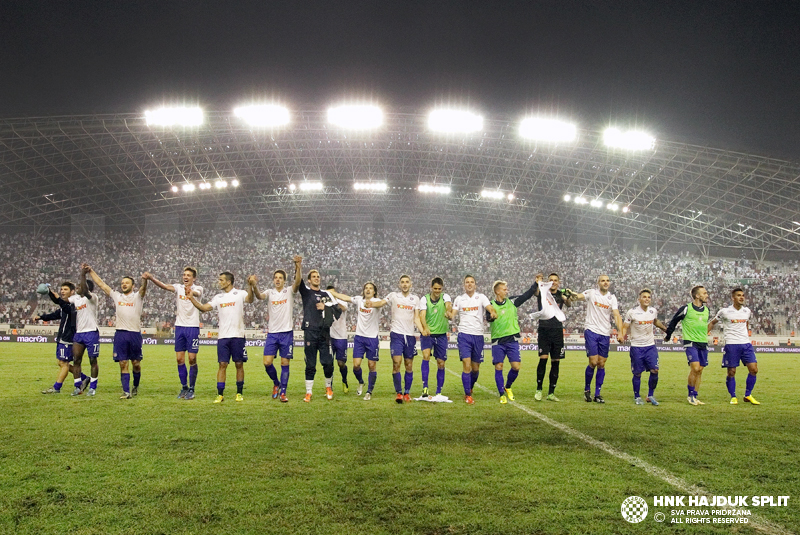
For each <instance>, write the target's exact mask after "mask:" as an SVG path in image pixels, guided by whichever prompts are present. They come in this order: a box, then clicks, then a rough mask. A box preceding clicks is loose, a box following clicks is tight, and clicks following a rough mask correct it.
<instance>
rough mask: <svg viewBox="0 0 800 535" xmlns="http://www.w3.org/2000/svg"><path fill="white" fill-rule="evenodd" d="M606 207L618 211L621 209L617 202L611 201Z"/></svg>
mask: <svg viewBox="0 0 800 535" xmlns="http://www.w3.org/2000/svg"><path fill="white" fill-rule="evenodd" d="M606 208H608V209H609V210H611V211H612V212H616V211H617V210H619V205H618V204H617V203H613V202H610V203H608V204H607V205H606Z"/></svg>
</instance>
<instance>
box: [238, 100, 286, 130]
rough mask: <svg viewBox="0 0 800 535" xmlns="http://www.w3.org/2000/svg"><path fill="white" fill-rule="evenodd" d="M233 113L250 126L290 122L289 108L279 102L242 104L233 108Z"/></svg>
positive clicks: (280, 124) (279, 124) (276, 124)
mask: <svg viewBox="0 0 800 535" xmlns="http://www.w3.org/2000/svg"><path fill="white" fill-rule="evenodd" d="M233 114H234V115H236V117H239V118H240V119H242V120H243V121H244V122H246V123H247V124H249V125H250V126H256V127H266V128H269V127H277V126H284V125H287V124H289V122H290V117H289V110H288V109H287V108H285V107H283V106H278V105H277V104H253V105H251V106H240V107H238V108H235V109H234V110H233Z"/></svg>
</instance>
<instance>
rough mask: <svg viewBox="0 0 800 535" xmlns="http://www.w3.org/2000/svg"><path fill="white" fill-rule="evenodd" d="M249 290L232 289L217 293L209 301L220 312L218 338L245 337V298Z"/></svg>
mask: <svg viewBox="0 0 800 535" xmlns="http://www.w3.org/2000/svg"><path fill="white" fill-rule="evenodd" d="M246 298H247V292H245V291H244V290H237V289H235V288H234V289H232V290H231V291H229V292H225V293H221V294H217V295H215V296H214V297H213V299H211V301H209V302H208V304H209V305H211V306H212V307H214V308H216V309H217V311H218V312H219V335H217V338H244V300H245V299H246Z"/></svg>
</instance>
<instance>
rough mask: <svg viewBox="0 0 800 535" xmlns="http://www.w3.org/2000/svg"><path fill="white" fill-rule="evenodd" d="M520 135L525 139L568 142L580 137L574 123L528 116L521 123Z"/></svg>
mask: <svg viewBox="0 0 800 535" xmlns="http://www.w3.org/2000/svg"><path fill="white" fill-rule="evenodd" d="M519 135H521V136H522V137H524V138H525V139H532V140H535V141H547V142H550V143H559V142H561V143H566V142H569V141H575V139H576V138H577V137H578V129H577V127H576V126H575V125H574V124H571V123H567V122H565V121H559V120H558V119H544V118H541V117H528V118H527V119H523V120H522V122H521V123H520V125H519Z"/></svg>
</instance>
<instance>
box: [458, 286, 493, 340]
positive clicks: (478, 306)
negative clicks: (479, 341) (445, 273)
mask: <svg viewBox="0 0 800 535" xmlns="http://www.w3.org/2000/svg"><path fill="white" fill-rule="evenodd" d="M487 306H489V299H488V298H487V297H486V296H485V295H483V294H482V293H479V292H475V293H474V294H472V297H470V296H468V295H467V294H461V295H459V296H458V297H456V300H455V301H453V310H457V311H458V332H460V333H464V334H474V335H477V336H483V315H484V309H485V308H486V307H487Z"/></svg>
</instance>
